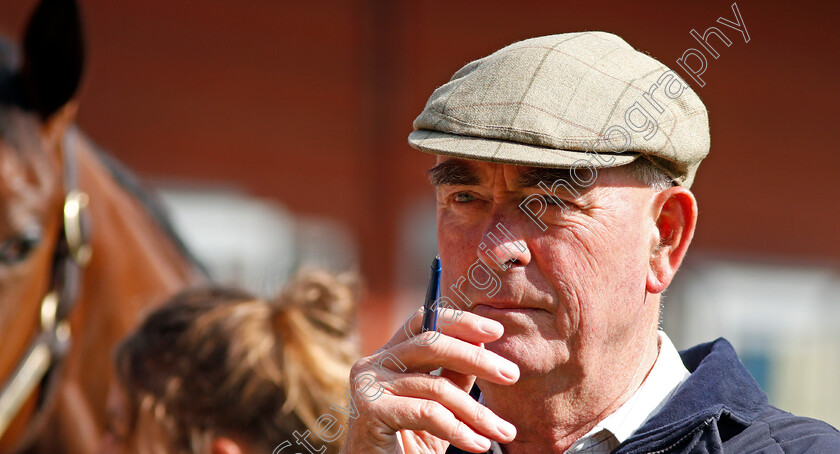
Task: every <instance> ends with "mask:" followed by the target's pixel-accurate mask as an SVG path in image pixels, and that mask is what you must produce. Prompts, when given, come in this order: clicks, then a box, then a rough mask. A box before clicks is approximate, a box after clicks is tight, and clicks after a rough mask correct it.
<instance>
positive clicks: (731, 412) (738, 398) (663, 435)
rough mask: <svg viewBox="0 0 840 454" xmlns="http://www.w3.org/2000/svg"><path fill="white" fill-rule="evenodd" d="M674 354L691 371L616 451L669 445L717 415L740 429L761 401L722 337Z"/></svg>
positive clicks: (764, 397) (762, 404) (764, 401)
mask: <svg viewBox="0 0 840 454" xmlns="http://www.w3.org/2000/svg"><path fill="white" fill-rule="evenodd" d="M680 356H681V358H682V360H683V363H684V364H685V367H686V368H687V369H688V371H689V372H691V376H690V377H688V379H686V381H685V382H684V383H683V384H682V386H681V387H680V389H679V390H677V392H676V393H675V394H674V396H673V397H672V398H671V399H670V400H669V401H668V403H666V404H665V406H664V407H663V408H662V410H661V411H660V412H659V413H657V414H656V415H654V416H653V417H652V418H651V419H649V420H648V421H647V422H646V423H644V424H643V425H642V427H640V428H639V429H638V430H637V431H636V433H634V434H633V435H632V436H631V437H630V438H629V439H627V440H626V441H625V442H624V443H623V444H622V446H620V447H619V449H618V450H617V451H616V452H635V451H637V450H655V449H653V448H661V447H662V446H670V445H672V444H675V443H677V442H678V441H679V440H681V439H682V438H684V437H686V436H687V435H688V434H690V433H691V432H693V431H695V430H697V429H698V428H701V427H703V426H705V425H709V424H712V423H717V422H718V421H719V420H721V419H722V418H726V419H727V420H729V421H731V422H732V423H733V424H734V427H732V426H731V429H734V431H735V432H740V431H741V430H743V428H746V426H748V425H749V424H750V423H751V422H752V421H753V420H755V419H756V418H757V417H758V415H759V414H760V413H761V411H762V409H764V408H765V407H766V406H767V395H766V394H764V391H762V390H761V387H759V385H758V383H756V382H755V380H754V379H753V378H752V376H750V374H749V372H747V370H746V369H745V368H744V366H743V365H741V362H740V361H739V360H738V357H737V355H736V354H735V350H734V349H733V348H732V345H731V344H730V343H729V342H728V341H727V340H725V339H723V338H719V339H717V340H715V341H714V342H709V343H706V344H700V345H698V346H696V347H693V348H690V349H688V350H685V351H682V352H680Z"/></svg>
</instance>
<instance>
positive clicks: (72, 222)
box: [64, 189, 93, 267]
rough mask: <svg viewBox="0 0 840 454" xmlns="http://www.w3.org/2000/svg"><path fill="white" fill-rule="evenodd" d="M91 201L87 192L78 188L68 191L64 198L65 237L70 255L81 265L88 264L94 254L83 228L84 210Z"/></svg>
mask: <svg viewBox="0 0 840 454" xmlns="http://www.w3.org/2000/svg"><path fill="white" fill-rule="evenodd" d="M89 202H90V198H89V197H88V195H87V193H85V192H83V191H80V190H78V189H73V190H71V191H70V192H68V193H67V198H65V199H64V237H65V238H66V239H67V246H68V248H69V249H70V256H71V257H73V260H75V261H76V263H77V264H78V265H79V266H81V267H84V266H86V265H87V264H88V262H90V258H91V256H92V255H93V250H92V249H91V247H90V244H89V243H87V242H85V237H84V232H83V230H82V212H83V211H84V209H85V208H86V207H87V206H88V203H89Z"/></svg>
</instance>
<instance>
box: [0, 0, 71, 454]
mask: <svg viewBox="0 0 840 454" xmlns="http://www.w3.org/2000/svg"><path fill="white" fill-rule="evenodd" d="M22 49H23V52H22V55H19V53H18V52H17V51H16V49H14V48H13V47H12V45H11V44H10V43H8V42H5V41H3V42H0V333H2V334H0V336H2V339H3V342H2V343H3V346H4V347H3V348H2V349H0V383H4V382H6V380H7V379H8V378H9V377H10V376H11V375H12V374H13V371H14V370H15V368H16V367H17V366H18V365H19V364H20V361H21V358H22V357H23V356H24V355H25V353H26V351H27V346H28V345H29V343H30V341H31V340H32V336H33V335H34V333H37V332H38V331H39V329H40V328H41V324H42V317H41V313H40V312H41V305H40V304H38V303H39V302H40V301H41V300H42V298H44V296H45V295H46V294H47V293H48V289H49V287H50V281H51V280H52V278H53V276H52V275H51V273H49V272H45V270H51V269H52V268H53V261H54V250H55V248H56V239H57V238H58V237H59V234H58V231H59V229H61V228H62V226H63V221H62V219H61V217H62V216H61V211H62V210H61V207H62V204H63V203H64V199H65V188H64V186H65V185H64V181H63V169H64V163H63V156H62V152H61V140H62V138H63V137H64V135H65V132H66V131H67V129H68V128H69V127H70V125H71V124H72V122H73V120H74V116H75V112H76V102H75V101H74V100H73V98H74V95H75V94H76V92H77V90H78V87H79V83H80V80H81V76H82V67H83V61H84V56H83V44H82V31H81V23H80V18H79V12H78V8H77V6H76V5H75V3H74V2H72V1H60V0H47V1H44V2H42V3H41V4H40V5H38V7H37V8H36V10H35V12H34V13H33V15H32V17H31V19H30V22H29V24H28V26H27V28H26V32H25V34H24V37H23V46H22ZM36 400H37V397H36V396H35V395H34V394H33V396H32V397H30V398H29V399H28V400H27V402H25V403H24V404H23V408H22V409H21V410H19V415H18V417H17V418H16V419H15V421H14V422H12V423H11V426H10V427H9V428H8V431H7V433H6V436H2V437H0V451H5V450H8V449H10V447H11V446H12V445H13V443H15V441H17V440H16V439H17V438H18V437H19V435H20V434H21V433H22V432H23V429H24V427H25V426H26V424H25V422H26V420H27V419H28V418H27V417H26V415H27V414H31V413H32V412H33V411H34V408H35V406H36ZM3 417H5V418H7V419H8V418H9V416H8V415H6V416H4V415H2V414H0V418H3ZM2 433H3V431H2V429H0V434H2Z"/></svg>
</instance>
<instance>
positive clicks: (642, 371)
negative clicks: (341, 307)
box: [344, 32, 840, 454]
mask: <svg viewBox="0 0 840 454" xmlns="http://www.w3.org/2000/svg"><path fill="white" fill-rule="evenodd" d="M414 126H415V131H414V132H413V133H412V134H411V135H410V137H409V143H410V144H411V145H412V146H413V147H415V148H418V149H420V150H423V151H426V152H430V153H434V154H436V155H437V163H436V165H435V166H434V168H432V169H431V170H430V171H429V176H430V180H431V182H432V184H433V185H434V187H435V190H436V194H437V202H438V211H437V232H438V248H439V251H440V256H441V260H442V263H443V278H442V289H443V292H442V293H443V296H442V298H441V300H440V304H441V306H442V307H445V308H442V309H440V313H439V330H438V331H439V333H431V332H426V333H423V334H420V333H421V330H420V326H419V323H420V318H421V317H413V318H412V319H411V320H410V322H409V323H407V325H406V326H405V329H401V330H399V331H398V332H397V334H395V336H394V337H393V338H392V339H391V341H389V342H388V344H386V345H385V346H384V347H383V348H382V349H380V350H379V351H377V352H376V353H375V354H374V355H372V356H370V357H367V358H363V359H362V360H360V361H359V362H358V363H357V364H356V365H355V366H354V368H353V371H352V374H351V385H352V388H353V390H354V392H355V395H353V394H352V393H351V403H350V404H351V407H352V409H353V412H352V413H351V422H350V425H349V427H348V433H347V434H346V437H347V439H346V446H345V449H344V452H347V453H365V454H368V453H389V454H390V453H393V452H406V453H444V452H463V451H467V452H476V453H481V452H491V453H511V454H512V453H528V454H532V453H563V452H587V453H609V452H614V453H652V452H656V453H722V452H726V453H739V454H740V453H752V452H767V453H771V452H773V453H781V452H785V453H790V452H815V453H828V452H840V436H838V432H837V431H836V430H835V429H833V428H832V427H830V426H829V425H827V424H825V423H822V422H819V421H815V420H811V419H807V418H800V417H795V416H793V415H791V414H789V413H785V412H783V411H781V410H778V409H776V408H774V407H772V406H769V405H768V402H767V397H766V396H765V394H764V393H763V392H762V391H761V389H760V388H759V387H758V385H757V384H756V383H755V381H754V380H753V379H752V378H751V377H750V375H749V374H748V373H747V371H746V370H745V369H744V368H743V367H742V366H741V364H740V363H739V361H738V359H737V357H736V356H735V353H734V351H733V349H732V347H731V346H730V345H729V343H727V342H726V341H725V340H723V339H719V340H717V341H715V342H712V343H709V344H704V345H699V346H697V347H694V348H692V349H690V350H688V351H685V352H683V353H682V354H680V353H678V352H677V351H676V349H675V348H674V346H673V344H672V343H671V341H670V340H669V339H668V337H667V336H666V335H665V333H663V332H662V331H659V330H658V329H657V328H658V322H659V317H660V299H661V294H662V292H663V291H664V290H665V289H666V288H667V287H668V285H669V284H670V283H671V280H672V279H673V277H674V274H675V273H676V271H677V268H678V267H679V265H680V263H681V262H682V259H683V257H684V256H685V253H686V251H687V249H688V246H689V243H690V242H691V238H692V236H693V234H694V228H695V223H696V220H697V204H696V201H695V198H694V195H693V194H692V193H691V191H690V190H689V187H690V186H691V183H692V181H693V180H694V176H695V173H696V171H697V168H698V166H699V164H700V161H701V160H702V159H703V158H704V157H705V156H706V155H707V153H708V150H709V130H708V115H707V112H706V109H705V107H704V106H703V103H702V102H701V101H700V99H699V98H698V96H697V95H696V94H695V93H694V92H693V91H692V90H691V89H690V88H689V87H688V86H687V85H686V84H685V83H684V82H683V81H682V79H680V77H679V76H678V75H677V74H675V73H674V72H673V71H670V70H669V69H668V68H667V67H665V66H664V65H662V64H661V63H659V62H658V61H656V60H654V59H653V58H651V57H649V56H647V55H645V54H643V53H641V52H638V51H636V50H634V49H633V48H632V47H631V46H630V45H628V44H627V43H626V42H624V41H623V40H622V39H621V38H619V37H617V36H615V35H611V34H608V33H601V32H586V33H570V34H562V35H554V36H546V37H541V38H535V39H529V40H526V41H522V42H518V43H515V44H512V45H510V46H508V47H505V48H504V49H501V50H499V51H498V52H496V53H494V54H492V55H490V56H488V57H486V58H483V59H480V60H477V61H474V62H472V63H470V64H468V65H466V66H465V67H463V68H462V69H461V70H460V71H458V72H457V73H455V75H454V76H453V77H452V79H451V80H450V81H449V83H447V84H445V85H443V86H441V87H440V88H438V89H437V90H436V91H435V92H434V94H433V95H432V97H431V98H430V100H429V102H428V103H427V105H426V108H425V109H424V111H423V112H422V113H421V114H420V116H419V117H418V118H417V120H416V121H415V123H414ZM439 367H440V368H442V370H441V372H439V373H438V374H430V372H431V371H433V370H435V369H438V368H439ZM474 384H475V385H477V387H476V388H474V389H473V386H474ZM471 389H472V390H473V394H474V397H477V400H474V399H473V398H472V397H471V396H470V394H469V392H470V390H471ZM479 390H480V391H479ZM479 392H480V395H479V394H478V393H479Z"/></svg>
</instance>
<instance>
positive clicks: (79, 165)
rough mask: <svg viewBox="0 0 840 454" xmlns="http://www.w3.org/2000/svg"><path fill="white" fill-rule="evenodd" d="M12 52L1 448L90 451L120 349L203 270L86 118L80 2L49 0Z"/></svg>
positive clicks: (0, 137) (0, 337)
mask: <svg viewBox="0 0 840 454" xmlns="http://www.w3.org/2000/svg"><path fill="white" fill-rule="evenodd" d="M9 48H10V46H9V45H8V44H4V43H2V42H0V453H10V452H47V451H49V452H56V451H57V452H68V453H90V452H93V451H94V450H95V449H96V444H97V443H98V441H99V438H100V436H101V433H102V431H103V429H104V426H105V424H106V423H107V419H108V418H107V415H106V412H105V408H106V405H105V400H106V395H107V388H108V385H109V381H110V379H111V376H112V367H111V365H110V360H111V356H110V355H111V350H112V347H113V346H114V345H115V343H116V342H117V341H118V340H119V339H120V338H122V337H123V336H124V335H125V334H126V333H128V332H129V331H130V330H131V329H132V328H133V327H134V325H135V322H137V319H138V315H139V314H141V313H142V312H143V311H144V310H145V309H146V308H147V307H149V306H150V305H153V304H155V303H156V302H158V301H161V300H163V299H164V298H165V297H167V296H168V295H170V294H172V293H173V292H174V291H176V290H178V289H180V288H182V287H184V286H185V285H188V284H191V283H196V282H199V281H200V280H202V279H203V274H202V273H201V271H200V270H199V268H198V267H197V266H196V265H195V264H194V262H193V261H191V260H190V259H189V258H188V254H186V251H185V250H184V249H183V247H182V245H181V244H180V242H178V241H177V239H175V238H174V237H173V236H172V234H171V229H169V228H168V227H167V224H166V223H165V222H163V221H162V220H161V218H160V217H159V216H155V215H154V210H152V211H150V206H152V205H150V202H149V201H148V200H145V201H144V198H142V197H141V198H138V193H139V192H140V185H138V184H137V183H136V180H134V179H132V178H131V177H130V175H128V174H127V173H126V172H124V171H122V170H120V167H119V166H118V165H117V164H115V163H114V161H113V159H111V158H108V157H107V155H104V154H102V153H101V152H99V151H98V150H97V149H96V148H95V146H94V145H93V144H92V143H91V142H90V141H89V140H87V139H86V138H85V137H84V136H83V135H82V134H81V132H79V131H78V129H77V128H76V127H75V126H74V125H73V121H74V116H75V112H76V102H75V100H74V99H73V97H74V94H75V93H76V91H77V87H78V85H79V81H80V79H81V73H82V67H83V55H82V54H83V53H82V49H83V46H82V37H81V25H80V21H79V17H78V10H77V7H76V5H75V4H74V3H73V2H71V1H69V0H44V1H43V2H42V3H41V4H40V5H39V6H38V7H37V8H36V10H35V12H34V13H33V16H32V18H31V20H30V23H29V25H28V27H27V31H26V34H25V36H24V40H23V55H22V59H21V60H22V62H21V64H20V65H16V62H15V60H16V53H13V52H10V51H9ZM146 199H148V198H146Z"/></svg>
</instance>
